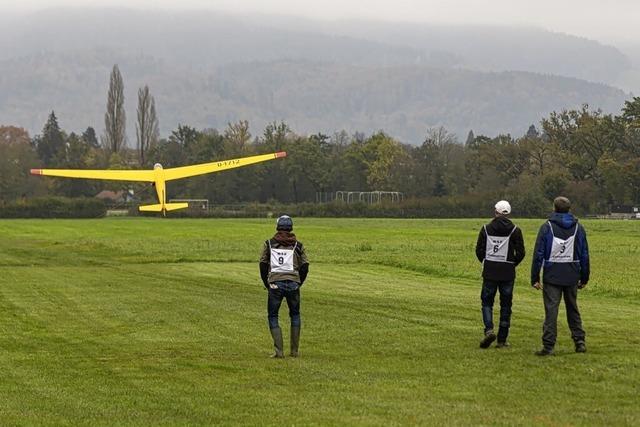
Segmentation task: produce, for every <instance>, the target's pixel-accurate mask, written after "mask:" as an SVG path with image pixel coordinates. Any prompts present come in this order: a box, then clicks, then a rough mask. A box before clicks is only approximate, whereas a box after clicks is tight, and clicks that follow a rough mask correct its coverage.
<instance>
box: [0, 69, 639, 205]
mask: <svg viewBox="0 0 640 427" xmlns="http://www.w3.org/2000/svg"><path fill="white" fill-rule="evenodd" d="M123 101H124V98H123V81H122V76H121V75H120V72H119V70H118V68H117V66H114V68H113V71H112V73H111V79H110V86H109V91H108V96H107V111H106V113H105V124H104V132H103V134H102V135H100V137H98V135H97V134H96V131H95V130H94V128H92V127H88V128H87V129H86V130H85V131H84V132H82V133H78V134H77V133H75V132H71V133H67V132H66V131H64V130H63V129H61V127H60V125H59V124H58V119H57V117H56V115H55V113H54V112H51V114H50V115H49V118H48V120H47V122H46V123H45V124H44V127H43V129H42V132H41V133H40V134H38V135H36V136H34V137H30V136H29V134H28V133H27V132H26V131H25V130H24V129H22V128H19V127H15V126H1V127H0V201H2V202H8V201H12V200H16V199H20V198H31V197H34V196H39V195H45V194H46V195H60V196H66V197H78V196H86V197H92V196H95V194H97V193H98V192H99V191H100V190H102V189H111V190H117V189H122V188H127V189H128V188H133V189H134V190H135V192H136V193H138V194H141V197H150V198H151V197H152V195H153V192H148V193H145V188H144V186H143V185H141V184H131V185H123V184H122V183H117V182H95V181H87V180H65V179H42V178H34V177H30V176H29V174H28V171H29V169H30V168H35V167H46V168H86V169H94V168H96V169H97V168H112V169H115V168H149V167H151V166H152V165H153V164H154V163H161V164H162V165H163V166H164V167H174V166H181V165H187V164H195V163H206V162H210V161H213V160H218V159H228V158H236V157H244V156H250V155H255V154H263V153H267V152H274V151H287V152H288V157H287V158H286V159H285V160H284V161H273V162H267V163H264V164H258V165H254V166H251V167H247V168H241V169H237V170H232V171H227V172H222V173H218V174H214V175H207V176H200V177H195V178H191V179H188V180H181V181H177V182H172V183H171V184H170V185H169V188H168V189H167V190H168V193H169V194H168V196H169V198H206V199H209V200H210V202H211V203H212V204H232V203H247V202H262V203H266V202H278V203H304V202H313V201H315V200H316V195H317V194H318V193H334V192H335V191H340V190H346V191H375V190H380V191H399V192H402V193H403V194H404V197H405V200H407V201H409V200H412V201H413V202H412V203H415V201H416V200H427V199H434V198H452V200H460V199H464V198H465V197H471V198H472V199H473V200H479V201H482V200H494V199H497V198H507V199H509V200H510V201H512V204H513V205H514V212H520V213H523V214H529V215H538V214H543V213H544V212H546V211H547V210H548V207H549V204H550V201H551V200H552V199H553V198H554V197H555V196H556V195H558V194H564V195H567V196H568V197H570V198H571V199H573V200H574V201H575V203H576V206H577V208H578V209H579V210H580V211H581V212H585V213H600V212H606V211H608V209H609V208H610V207H611V206H613V205H634V204H635V205H638V204H640V97H634V98H632V99H630V100H628V101H626V102H625V103H624V105H623V106H621V107H622V108H621V112H620V114H618V115H614V114H604V113H602V112H601V111H598V110H592V109H590V108H589V107H588V106H586V105H585V106H583V107H582V108H580V109H575V110H565V111H561V112H553V113H551V114H550V115H549V116H548V117H545V118H544V119H542V121H541V122H540V125H539V126H538V127H536V126H534V125H531V126H530V127H529V130H528V131H527V132H526V134H524V135H522V136H517V137H514V136H512V135H498V136H494V137H490V136H485V135H474V133H473V131H470V132H469V134H468V135H467V138H466V140H465V141H460V140H459V139H458V138H457V137H456V136H455V135H453V134H451V133H450V132H448V131H447V130H446V129H445V128H442V127H439V128H430V129H427V130H426V131H425V138H424V141H423V142H422V144H420V145H417V146H415V145H408V144H403V143H402V142H400V141H398V140H397V139H395V138H394V137H393V136H392V135H389V134H387V133H385V132H384V131H379V132H376V133H374V134H372V135H364V134H362V133H354V134H348V133H346V132H344V131H341V132H336V133H334V134H332V135H326V134H323V133H317V134H312V135H299V134H297V133H296V132H295V131H294V130H292V129H291V128H290V127H289V126H288V125H287V124H286V123H285V122H273V123H270V124H268V125H267V126H266V127H265V128H264V129H263V130H262V131H261V133H260V134H258V135H253V134H252V133H251V131H250V128H249V123H248V122H247V121H238V122H235V123H229V124H228V125H227V126H226V127H225V128H224V129H221V130H218V129H196V128H194V127H191V126H189V125H184V124H180V125H178V127H177V128H176V129H175V130H173V131H172V132H171V134H170V135H169V136H167V137H164V138H161V137H160V135H159V132H158V118H157V115H156V111H155V100H154V98H153V96H152V95H151V93H150V90H149V88H148V87H146V86H145V87H143V88H140V90H139V92H138V109H137V111H136V113H137V114H136V143H135V147H129V144H127V137H126V133H125V129H126V126H125V125H126V115H125V111H124V102H123ZM147 194H148V196H147ZM487 203H488V202H487Z"/></svg>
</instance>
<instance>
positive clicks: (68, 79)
mask: <svg viewBox="0 0 640 427" xmlns="http://www.w3.org/2000/svg"><path fill="white" fill-rule="evenodd" d="M114 63H118V64H119V66H120V68H121V70H122V73H123V76H124V81H125V98H126V106H127V111H128V117H129V135H130V137H132V136H133V135H134V133H133V127H132V126H133V117H134V113H135V102H136V91H137V88H138V87H140V86H141V85H143V84H145V83H146V84H149V86H150V88H151V90H152V92H153V94H154V95H155V96H156V101H157V105H158V114H159V117H160V125H161V131H162V133H163V134H167V133H168V132H169V131H170V130H172V129H174V128H175V127H176V126H177V125H178V123H183V124H190V125H192V126H196V127H200V128H204V127H214V128H222V127H224V126H226V124H227V122H229V121H236V120H240V119H248V120H249V121H250V123H251V126H252V131H253V133H259V132H260V131H261V129H262V128H263V127H264V125H265V124H266V123H268V122H270V121H273V120H285V121H286V122H287V123H289V124H290V125H291V127H292V128H293V129H295V130H296V131H298V132H301V133H315V132H319V131H322V132H326V133H332V132H333V131H335V130H340V129H345V130H347V131H349V132H353V131H364V132H372V131H375V130H378V129H384V130H386V131H388V132H389V133H391V134H392V135H395V136H397V137H399V138H401V139H402V140H404V141H407V142H412V143H419V142H421V141H422V139H423V137H424V134H425V131H426V129H427V128H428V127H430V126H438V125H443V126H445V127H447V128H449V129H451V130H452V131H454V132H456V133H458V134H459V135H462V136H464V135H465V134H466V132H468V130H469V129H473V130H474V131H475V132H476V133H486V134H496V133H499V132H510V133H513V134H516V135H520V134H522V133H524V131H525V130H526V128H527V127H528V125H529V124H531V123H534V122H537V121H538V120H539V119H540V118H542V117H543V116H544V115H546V114H548V113H549V112H551V111H553V110H559V109H562V108H570V107H577V106H579V105H581V104H582V103H589V104H590V105H592V106H595V107H599V108H602V109H603V110H605V111H618V110H619V108H620V106H621V105H622V103H623V100H624V99H625V94H624V92H622V91H621V90H618V89H614V88H611V87H608V86H605V85H601V84H595V83H588V82H585V81H581V80H578V79H572V78H565V77H557V76H549V75H546V76H545V75H540V74H534V73H526V72H500V73H497V72H480V71H471V70H458V69H449V70H443V69H438V68H433V67H427V66H419V65H403V66H397V67H383V68H380V67H372V66H364V65H346V64H335V63H334V64H332V63H321V62H310V61H287V60H280V61H271V62H251V63H236V64H230V65H226V66H222V67H218V68H215V69H211V70H209V71H205V70H196V69H194V68H192V67H188V66H180V65H177V64H175V63H170V62H169V61H167V60H162V59H158V58H155V57H152V56H145V55H134V54H122V53H119V52H115V51H113V50H109V49H100V50H94V51H76V52H73V53H64V54H63V53H42V54H38V55H33V56H28V57H22V58H16V59H11V60H5V61H0V76H1V77H0V117H2V120H3V121H4V122H5V123H11V124H17V125H20V126H24V127H26V128H27V129H29V130H30V131H31V132H32V133H34V132H39V131H40V129H41V128H42V125H43V123H44V122H45V120H46V116H47V114H48V112H49V111H50V110H52V109H53V110H55V111H56V113H57V115H58V117H59V118H60V121H61V125H62V126H63V127H64V128H65V129H68V130H75V131H81V130H83V129H84V128H86V127H87V126H89V125H91V126H94V127H96V128H97V129H98V130H100V129H102V126H103V114H104V108H105V102H106V101H105V99H106V95H105V94H106V91H107V85H108V75H109V71H110V68H111V66H112V64H114Z"/></svg>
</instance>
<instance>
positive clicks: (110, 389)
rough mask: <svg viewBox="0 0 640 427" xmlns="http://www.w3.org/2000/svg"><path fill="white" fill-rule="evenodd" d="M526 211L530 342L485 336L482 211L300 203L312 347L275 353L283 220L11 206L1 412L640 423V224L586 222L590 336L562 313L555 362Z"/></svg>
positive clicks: (78, 417) (523, 322) (525, 304)
mask: <svg viewBox="0 0 640 427" xmlns="http://www.w3.org/2000/svg"><path fill="white" fill-rule="evenodd" d="M517 222H518V224H519V225H521V226H522V228H523V230H524V235H525V242H526V248H527V251H528V252H529V253H528V254H527V257H526V259H525V262H524V263H523V265H522V266H521V267H520V268H519V278H518V281H517V285H516V291H515V299H514V316H513V327H512V335H511V344H512V347H511V348H509V349H507V350H496V349H493V348H492V349H489V350H484V351H483V350H480V349H478V348H477V347H478V340H479V339H480V337H481V334H482V322H481V318H480V302H479V292H480V280H479V274H480V264H479V263H478V262H477V261H476V259H475V255H474V247H475V239H476V237H477V233H478V229H479V228H480V226H481V224H482V223H483V220H378V219H304V218H302V219H296V232H297V234H298V235H299V238H300V240H302V241H303V242H304V243H305V245H306V246H307V248H308V249H307V250H308V253H309V257H310V260H311V271H310V275H309V280H308V282H307V283H306V284H305V286H304V288H303V297H302V298H303V301H302V310H303V331H302V343H301V355H302V357H301V358H299V359H291V358H287V359H285V360H270V359H268V358H267V355H268V354H269V352H270V350H271V348H270V339H269V333H268V330H267V326H266V313H265V311H266V310H265V309H266V307H265V306H266V293H265V291H264V290H263V289H262V285H261V283H260V281H259V278H258V267H257V259H258V256H259V250H260V246H261V244H262V242H263V241H264V240H265V239H266V238H268V237H269V236H270V235H271V234H272V232H273V225H274V224H273V220H266V219H265V220H165V219H160V218H147V219H143V218H137V219H127V218H112V219H104V220H5V221H0V366H2V368H3V369H2V379H1V380H0V425H15V424H30V425H32V424H45V425H176V424H177V425H197V424H245V425H256V424H273V425H276V424H278V425H294V424H296V425H309V424H311V425H313V424H316V425H319V424H323V425H324V424H330V425H344V424H368V425H371V424H373V425H389V424H434V425H441V424H460V425H488V424H502V425H553V426H555V425H638V424H640V409H639V405H638V395H639V394H640V356H639V354H640V353H639V348H640V332H639V331H640V287H639V286H638V278H640V222H630V221H585V226H586V228H587V232H588V236H589V243H590V246H591V256H592V270H593V274H592V281H591V283H590V284H589V286H588V288H587V289H585V290H584V291H581V295H580V301H579V302H580V304H581V307H582V311H583V317H584V324H585V329H586V331H587V345H588V353H587V354H584V355H578V354H575V353H574V352H573V346H572V342H571V339H570V336H569V332H568V329H567V327H566V322H565V320H564V311H562V312H561V314H560V321H559V325H560V327H559V341H558V345H557V353H558V355H557V356H556V357H552V358H546V359H542V360H541V359H540V358H536V357H535V356H533V351H534V350H536V349H538V348H539V346H540V333H541V321H542V317H543V307H542V301H541V295H540V293H538V292H536V291H534V290H532V289H531V288H530V286H529V284H528V276H529V266H530V262H531V258H530V252H531V250H532V247H533V243H534V239H535V234H536V232H537V229H538V227H539V225H540V224H541V221H540V220H523V221H517ZM283 310H284V311H283V312H282V313H281V314H282V319H281V323H282V324H283V326H286V327H285V328H284V331H285V338H288V322H287V321H288V318H287V315H286V308H283Z"/></svg>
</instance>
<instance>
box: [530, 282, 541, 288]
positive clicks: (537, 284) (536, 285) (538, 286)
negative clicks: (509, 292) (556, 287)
mask: <svg viewBox="0 0 640 427" xmlns="http://www.w3.org/2000/svg"><path fill="white" fill-rule="evenodd" d="M532 286H533V287H534V288H536V289H537V290H540V289H542V284H540V282H536V283H534V284H533V285H532Z"/></svg>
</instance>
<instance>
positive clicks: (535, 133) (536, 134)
mask: <svg viewBox="0 0 640 427" xmlns="http://www.w3.org/2000/svg"><path fill="white" fill-rule="evenodd" d="M525 136H526V137H527V138H537V137H539V136H540V132H538V129H536V127H535V126H534V125H531V126H529V129H528V130H527V133H526V134H525Z"/></svg>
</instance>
